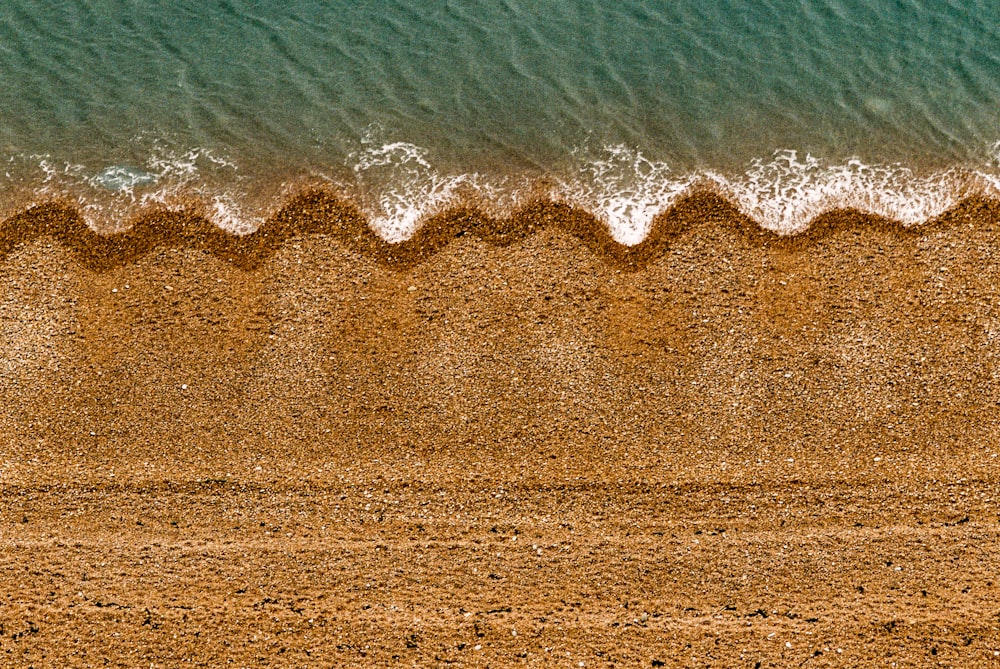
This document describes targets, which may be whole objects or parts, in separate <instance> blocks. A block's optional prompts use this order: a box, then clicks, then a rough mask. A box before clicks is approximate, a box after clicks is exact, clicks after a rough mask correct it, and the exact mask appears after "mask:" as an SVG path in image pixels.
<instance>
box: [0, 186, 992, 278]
mask: <svg viewBox="0 0 1000 669" xmlns="http://www.w3.org/2000/svg"><path fill="white" fill-rule="evenodd" d="M998 218H1000V200H997V199H994V198H988V197H978V196H973V197H966V198H963V199H961V200H959V201H958V202H957V203H956V204H955V205H954V206H952V207H950V208H949V209H947V210H946V211H944V212H942V213H940V214H938V215H936V216H934V217H932V218H929V219H927V220H924V221H922V222H920V223H917V224H905V223H901V222H898V221H894V220H892V219H888V218H886V217H884V216H879V215H877V214H872V213H869V212H864V211H861V210H857V209H852V208H846V209H832V210H829V211H825V212H824V213H822V214H819V215H817V216H815V217H813V218H812V219H811V220H810V221H809V222H808V224H807V226H806V227H805V228H804V229H802V230H800V231H797V232H795V233H792V234H780V233H778V232H775V231H773V230H768V229H766V228H764V227H762V226H761V225H760V224H759V222H757V221H755V220H754V219H753V218H752V217H750V216H748V215H746V214H745V213H743V212H742V211H740V210H739V208H738V207H737V206H736V205H735V204H734V203H733V202H732V201H731V200H729V199H727V198H725V197H724V196H722V195H720V194H718V193H716V192H713V191H712V190H708V189H696V190H694V191H692V192H691V193H689V194H687V195H685V196H683V197H681V198H679V199H678V200H677V201H675V202H674V203H673V204H672V205H671V206H670V207H668V208H667V209H666V210H664V211H662V212H661V213H660V214H658V215H657V216H656V217H655V218H654V219H653V221H652V223H651V224H650V228H649V231H648V233H647V234H646V236H645V237H644V238H643V239H642V241H640V242H639V243H637V244H633V245H626V244H623V243H620V242H618V241H617V240H615V239H614V237H613V236H612V234H611V231H610V230H609V229H608V227H607V225H606V224H605V223H604V222H602V221H601V220H600V219H599V218H598V217H597V216H596V215H594V214H593V213H590V212H588V211H586V210H584V209H582V208H579V207H574V206H572V205H571V204H568V203H566V202H561V201H556V200H550V199H536V200H532V201H530V202H528V203H527V204H525V205H523V206H521V207H519V208H517V209H516V210H515V211H513V212H512V213H511V214H510V215H508V216H503V217H499V216H490V215H489V214H487V213H485V212H484V211H483V209H481V208H478V207H476V206H474V205H470V206H456V207H449V208H445V209H444V210H442V211H440V212H439V213H437V214H434V215H430V216H428V217H426V219H424V221H423V222H422V224H421V225H420V226H419V227H417V228H416V230H415V231H414V232H413V234H412V236H411V237H409V238H408V239H406V240H404V241H401V242H387V241H385V240H384V239H383V238H382V237H381V236H380V235H379V234H378V233H377V232H376V231H375V230H373V229H372V227H371V224H370V222H369V220H368V219H367V218H366V217H365V215H364V214H363V213H362V212H361V210H360V209H359V208H358V206H357V205H356V204H355V203H353V202H351V201H350V200H347V199H344V198H341V197H338V196H337V195H336V194H335V193H333V192H332V191H330V190H326V189H321V188H307V189H304V190H302V191H300V192H298V193H297V194H296V195H294V196H293V197H291V198H289V199H288V200H287V201H286V202H285V204H284V205H283V206H282V207H281V208H280V209H278V210H277V211H276V212H275V213H273V214H272V215H271V216H269V217H268V218H267V219H266V220H265V221H264V222H263V223H262V224H261V225H260V227H258V228H257V229H255V230H253V231H252V232H249V233H247V234H242V235H239V234H233V233H231V232H228V231H226V230H224V229H222V228H219V227H218V226H216V225H213V224H212V222H211V221H210V219H209V217H208V216H207V215H206V214H205V213H204V209H203V207H201V206H199V205H197V204H195V205H191V206H189V207H179V208H170V209H166V208H149V209H147V210H146V211H145V213H143V214H141V215H139V216H137V217H135V218H133V219H131V221H130V223H128V224H127V226H126V227H125V228H124V230H123V231H120V232H114V233H111V234H101V233H98V232H95V231H94V230H93V229H92V228H90V227H89V226H88V225H87V224H86V223H85V222H84V219H83V217H82V216H81V213H80V211H79V209H77V208H75V207H74V206H72V205H71V204H65V203H60V202H59V201H50V202H46V203H43V204H38V205H34V206H31V207H28V208H26V209H24V210H22V211H20V212H18V213H16V214H14V215H12V216H9V217H8V218H6V219H4V220H2V221H0V258H3V257H6V256H7V255H9V254H10V253H11V252H12V251H13V250H14V249H15V248H16V247H18V246H19V245H22V244H25V243H30V242H32V241H34V240H35V239H39V238H49V239H52V240H54V241H58V242H60V243H61V244H63V245H64V246H65V247H66V248H67V249H68V250H69V251H70V252H71V253H72V254H73V255H74V256H75V257H76V259H77V260H79V261H80V262H83V263H84V264H86V265H87V266H88V267H90V268H92V269H99V268H107V267H112V266H120V265H122V264H126V263H129V262H133V261H135V260H136V259H137V258H139V257H142V256H144V255H146V254H148V253H150V252H151V251H152V250H154V249H157V248H192V249H200V250H205V251H208V252H210V253H211V254H212V255H214V256H216V257H218V258H221V259H225V260H227V261H229V262H233V263H235V264H236V265H238V266H241V267H245V268H247V269H253V268H255V267H258V266H259V265H260V264H261V263H262V262H264V261H265V259H266V258H267V257H269V256H271V255H273V254H274V253H275V252H276V251H277V250H278V249H279V248H280V247H281V246H282V245H284V244H285V243H287V242H288V240H289V239H292V238H298V237H301V236H311V235H322V236H328V237H331V238H333V239H337V240H338V241H340V242H341V243H345V244H347V245H348V246H349V247H350V248H351V249H352V250H353V251H354V252H356V253H360V254H363V255H366V256H368V257H371V258H374V259H377V260H378V261H379V262H381V263H385V264H387V265H395V266H399V267H406V266H410V265H413V264H416V263H419V262H422V261H424V260H426V259H427V258H428V257H429V256H430V255H433V254H435V253H437V252H439V251H440V250H441V249H443V248H444V247H446V246H447V245H449V244H450V243H452V242H453V240H455V239H459V238H461V237H463V236H465V235H472V236H475V237H477V238H479V239H482V240H484V241H487V242H489V243H490V244H493V245H497V246H506V245H509V244H512V243H516V242H520V241H522V240H524V239H525V238H526V237H528V236H530V235H534V234H538V232H539V231H541V230H544V229H547V228H553V229H558V230H561V231H563V232H565V233H567V234H570V235H572V236H574V237H575V238H577V239H578V240H579V241H580V242H581V243H582V244H584V245H585V246H587V247H588V248H590V249H591V251H593V252H594V253H597V254H599V255H602V256H604V257H605V258H606V259H607V260H608V261H609V262H612V263H614V264H618V265H621V266H623V267H630V268H637V267H640V266H642V265H644V264H647V263H649V262H650V261H652V260H653V259H655V258H657V257H659V256H660V255H662V254H663V253H664V252H665V249H666V248H667V247H668V246H669V245H670V243H671V242H672V241H673V240H675V239H677V238H682V237H684V236H686V235H692V234H698V231H699V230H701V229H702V228H704V227H706V226H712V225H718V226H721V227H722V228H725V229H727V230H731V231H733V232H734V233H736V234H739V235H741V236H745V237H747V238H748V239H753V240H756V243H758V244H762V245H773V244H778V245H786V246H789V247H799V246H803V245H805V246H808V245H810V244H814V243H816V242H818V241H819V240H822V239H824V238H825V237H828V236H830V235H833V234H836V233H838V232H842V231H844V230H847V229H852V228H856V229H858V230H859V231H860V230H864V229H869V230H879V231H886V232H887V233H888V234H892V235H895V236H897V237H919V236H922V235H928V234H932V233H934V232H936V231H938V230H941V229H944V228H950V227H959V226H962V225H970V224H971V225H976V226H983V225H986V226H993V225H996V222H997V220H998Z"/></svg>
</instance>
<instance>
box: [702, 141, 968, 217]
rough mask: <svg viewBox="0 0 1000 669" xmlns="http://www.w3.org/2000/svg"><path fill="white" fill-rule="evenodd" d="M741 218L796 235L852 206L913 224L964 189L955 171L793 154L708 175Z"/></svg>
mask: <svg viewBox="0 0 1000 669" xmlns="http://www.w3.org/2000/svg"><path fill="white" fill-rule="evenodd" d="M710 178H711V179H712V180H713V181H714V182H715V183H716V184H717V185H718V187H719V188H720V190H722V191H723V193H724V194H726V195H728V196H729V197H730V198H731V199H732V200H733V201H734V203H735V204H736V206H737V207H739V208H740V209H741V210H742V211H743V212H744V213H745V214H746V215H748V216H750V217H751V218H753V219H754V220H756V221H757V222H758V223H760V224H761V226H762V227H764V228H766V229H769V230H772V231H774V232H777V233H779V234H794V233H797V232H801V231H802V230H804V229H805V228H806V227H807V226H808V225H809V222H810V221H812V219H814V218H815V217H816V216H818V215H820V214H822V213H824V212H827V211H830V210H831V209H841V208H853V209H858V210H860V211H863V212H865V213H871V214H877V215H879V216H884V217H886V218H889V219H892V220H896V221H900V222H901V223H903V224H904V225H914V224H917V223H921V222H923V221H926V220H928V219H930V218H933V217H935V216H938V215H939V214H941V213H942V212H944V211H945V210H947V209H948V208H950V207H952V206H954V205H955V204H956V203H957V202H958V201H959V200H960V199H961V198H962V197H963V195H965V194H966V193H967V192H968V190H969V185H968V182H969V177H968V174H963V173H960V172H958V171H955V170H949V171H945V172H938V173H936V174H931V175H929V176H918V175H916V174H914V172H913V171H912V170H910V169H909V168H907V167H904V166H900V165H866V164H865V163H863V162H861V161H860V160H849V161H847V162H845V163H841V164H830V163H824V162H823V161H821V160H819V159H817V158H814V157H813V156H810V155H806V156H805V157H804V158H799V155H798V153H797V152H796V151H792V150H788V151H780V152H777V153H776V154H775V155H774V157H773V158H772V159H771V160H770V161H767V162H765V161H762V160H757V161H754V162H753V163H752V164H751V166H750V169H748V170H747V171H746V173H745V174H744V175H742V176H740V177H737V178H725V177H722V176H718V175H710Z"/></svg>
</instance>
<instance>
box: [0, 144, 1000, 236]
mask: <svg viewBox="0 0 1000 669" xmlns="http://www.w3.org/2000/svg"><path fill="white" fill-rule="evenodd" d="M993 154H994V155H993V159H992V160H991V161H990V162H989V163H987V164H984V165H982V166H980V167H978V168H968V167H954V168H951V169H947V170H939V171H936V172H929V173H920V172H918V171H916V170H914V169H911V168H910V167H907V166H905V165H898V164H897V165H870V164H866V163H864V162H862V161H860V160H856V159H854V160H847V161H845V162H839V163H836V162H827V161H823V160H821V159H819V158H816V157H814V156H811V155H808V154H800V153H799V152H797V151H794V150H782V151H778V152H776V153H775V154H774V155H772V156H771V157H769V158H768V159H766V160H764V159H760V160H755V161H753V162H751V163H750V164H749V165H748V166H747V168H746V169H745V170H744V171H743V172H742V173H736V174H723V173H720V172H717V171H714V170H712V169H704V170H694V171H678V170H675V169H674V168H672V166H670V165H668V164H667V163H664V162H658V161H655V160H651V159H648V158H646V157H645V156H644V155H643V153H642V152H640V151H636V150H634V149H631V148H629V147H626V146H623V145H616V146H607V147H602V148H600V149H598V150H579V151H576V152H574V153H573V154H572V155H571V156H570V157H569V159H568V160H567V161H565V164H564V165H562V166H560V167H559V168H558V169H554V170H552V171H550V172H547V173H544V172H541V171H539V172H536V173H522V174H500V173H475V172H474V173H466V172H459V171H448V170H447V169H444V168H442V167H439V166H438V165H436V164H435V163H434V161H433V160H432V158H431V156H430V152H429V151H428V150H427V149H425V148H422V147H420V146H417V145H414V144H410V143H407V142H399V141H397V142H380V141H375V140H374V139H372V138H366V139H365V140H364V141H362V143H361V145H360V147H359V148H358V150H357V151H354V152H352V153H351V154H350V155H349V156H348V159H347V162H346V165H345V166H344V167H343V168H340V169H337V170H322V169H309V170H303V171H302V172H301V173H298V174H294V175H289V174H267V173H266V172H264V171H261V170H259V169H258V170H256V171H251V170H248V169H245V168H244V167H242V166H241V165H239V164H238V163H237V161H235V160H233V159H231V158H229V157H227V156H225V155H221V154H220V153H218V152H215V151H212V150H209V149H204V148H193V149H187V150H183V151H178V150H172V149H171V148H170V147H164V146H160V145H158V144H156V143H154V145H153V150H152V151H150V152H149V153H148V154H147V156H148V157H147V158H146V159H145V160H143V161H137V162H135V163H133V164H126V163H120V164H114V165H107V166H104V167H102V168H100V169H96V170H95V169H91V168H88V167H86V166H84V165H81V164H74V163H67V162H58V161H56V160H55V159H53V158H52V157H51V156H48V155H40V154H29V155H19V156H13V157H10V158H8V160H7V170H6V179H5V181H4V182H3V183H2V184H0V197H2V198H3V202H2V203H0V208H2V210H0V215H3V216H4V217H5V218H6V217H8V216H10V215H12V214H13V213H15V212H16V211H21V210H24V209H26V208H28V207H30V206H32V205H35V204H39V203H42V202H49V201H61V202H66V203H69V204H71V205H72V206H75V207H76V208H77V209H78V210H79V211H80V212H81V216H82V217H83V220H84V222H85V223H86V224H87V226H88V227H90V228H91V229H92V230H94V231H95V232H98V233H100V234H113V233H116V232H121V231H123V230H125V229H127V228H128V227H129V225H130V224H131V222H132V221H133V220H134V219H135V218H136V217H138V216H140V215H142V214H143V212H147V211H149V210H151V209H166V210H168V211H189V212H190V211H194V212H195V213H197V214H198V215H200V216H202V217H204V218H206V219H207V220H209V221H210V222H212V223H213V224H214V225H215V226H217V227H218V228H220V229H221V230H223V231H226V232H228V233H231V234H234V235H237V236H242V235H247V234H250V233H252V232H254V231H255V230H257V229H258V228H259V227H260V226H261V225H262V224H263V222H264V221H266V220H267V219H268V218H269V217H270V216H272V215H273V214H274V213H275V212H276V211H277V210H278V209H279V208H280V207H281V205H282V204H283V202H284V201H286V200H287V199H288V198H289V197H290V196H291V195H293V194H294V193H296V192H300V191H301V190H302V189H303V188H305V187H309V186H320V187H323V188H326V189H329V190H331V191H333V192H335V193H337V194H338V196H340V197H342V198H343V199H345V200H349V201H352V202H354V203H355V205H356V206H357V208H358V210H359V211H360V212H361V214H363V215H364V216H365V217H366V218H367V221H368V225H369V226H370V227H371V228H372V230H373V231H374V232H375V233H376V234H377V235H378V236H379V237H381V238H382V240H384V241H385V242H388V243H399V242H403V241H406V240H408V239H410V238H411V237H412V236H413V235H414V233H415V232H416V231H417V230H418V229H419V228H420V226H421V225H422V224H423V223H424V222H425V221H426V220H428V219H429V218H430V217H432V216H434V215H435V214H438V213H440V212H442V211H445V210H448V209H453V208H457V207H468V206H472V207H475V208H477V209H479V210H481V211H484V212H485V213H487V214H488V215H491V216H495V217H500V216H505V215H509V214H510V213H511V212H513V211H516V210H517V209H518V208H519V207H523V206H524V205H525V204H526V203H529V202H532V201H536V200H539V199H544V200H549V201H553V202H557V203H563V204H566V205H568V206H570V207H573V208H577V209H582V210H584V211H587V212H589V213H590V214H591V215H593V216H594V218H596V219H597V220H598V221H600V222H601V223H603V224H604V225H605V226H606V227H607V230H608V233H609V234H610V236H611V237H612V238H613V239H614V240H615V241H617V242H618V243H619V244H622V245H624V246H635V245H637V244H639V243H641V242H642V241H643V240H644V239H645V238H646V237H647V235H648V234H649V231H650V229H651V226H652V225H653V222H654V220H655V219H656V218H657V216H659V215H661V214H662V213H664V212H665V211H667V210H669V209H670V208H671V207H672V206H673V205H674V204H675V203H676V202H677V201H678V200H679V199H680V198H683V197H685V196H687V195H689V194H691V193H693V192H695V191H701V190H709V191H712V192H715V193H716V194H718V195H720V196H722V197H724V198H725V199H726V200H728V201H729V202H730V203H731V204H732V205H733V206H734V207H735V208H736V209H737V210H739V211H740V212H741V213H742V214H744V215H746V216H747V217H749V218H751V219H753V220H754V221H756V222H757V224H759V225H760V226H761V227H762V228H764V229H766V230H769V231H771V232H774V233H777V234H779V235H791V234H796V233H799V232H802V231H803V230H805V229H807V228H808V226H809V224H810V222H811V221H812V220H814V219H815V218H816V217H817V216H820V215H822V214H824V213H826V212H829V211H832V210H839V209H851V210H857V211H859V212H861V213H865V214H874V215H876V216H879V217H882V218H885V219H889V220H893V221H897V222H899V223H901V224H903V225H904V226H912V225H918V224H920V223H922V222H924V221H927V220H931V219H934V218H935V217H937V216H939V215H941V214H942V213H944V212H945V211H947V210H948V209H950V208H952V207H954V206H955V205H956V204H957V203H958V202H960V201H961V200H962V199H964V198H967V197H973V196H982V197H989V198H996V197H998V196H1000V169H998V164H1000V144H998V145H997V146H995V147H994V149H993Z"/></svg>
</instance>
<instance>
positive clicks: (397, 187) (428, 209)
mask: <svg viewBox="0 0 1000 669" xmlns="http://www.w3.org/2000/svg"><path fill="white" fill-rule="evenodd" d="M363 144H364V146H363V148H362V149H361V150H359V151H356V152H354V153H352V154H351V156H350V159H351V162H352V163H353V165H352V169H353V171H354V175H355V178H356V179H357V182H358V187H359V190H360V191H361V193H362V194H363V195H362V208H363V209H364V210H365V211H364V213H365V214H366V215H367V216H368V220H369V225H370V226H371V227H372V229H374V230H375V232H377V233H378V234H379V236H380V237H382V238H383V239H384V240H386V241H387V242H401V241H405V240H406V239H409V238H410V237H411V236H413V233H414V232H415V231H416V230H417V228H418V227H419V225H420V223H421V222H422V221H423V220H425V219H426V218H427V217H428V216H430V215H432V214H434V213H436V212H437V211H439V210H440V209H441V208H443V207H445V206H447V205H448V204H450V203H452V202H455V201H457V200H458V199H459V197H458V196H459V192H460V190H461V189H462V188H463V187H467V188H471V189H476V188H477V185H478V181H479V179H478V178H477V175H475V174H457V175H446V174H442V173H440V172H439V171H438V170H437V169H435V167H434V166H433V165H432V164H431V162H430V160H429V158H428V152H427V150H426V149H424V148H422V147H419V146H417V145H415V144H410V143H407V142H388V143H379V142H377V141H373V140H371V139H366V141H365V142H364V143H363Z"/></svg>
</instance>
